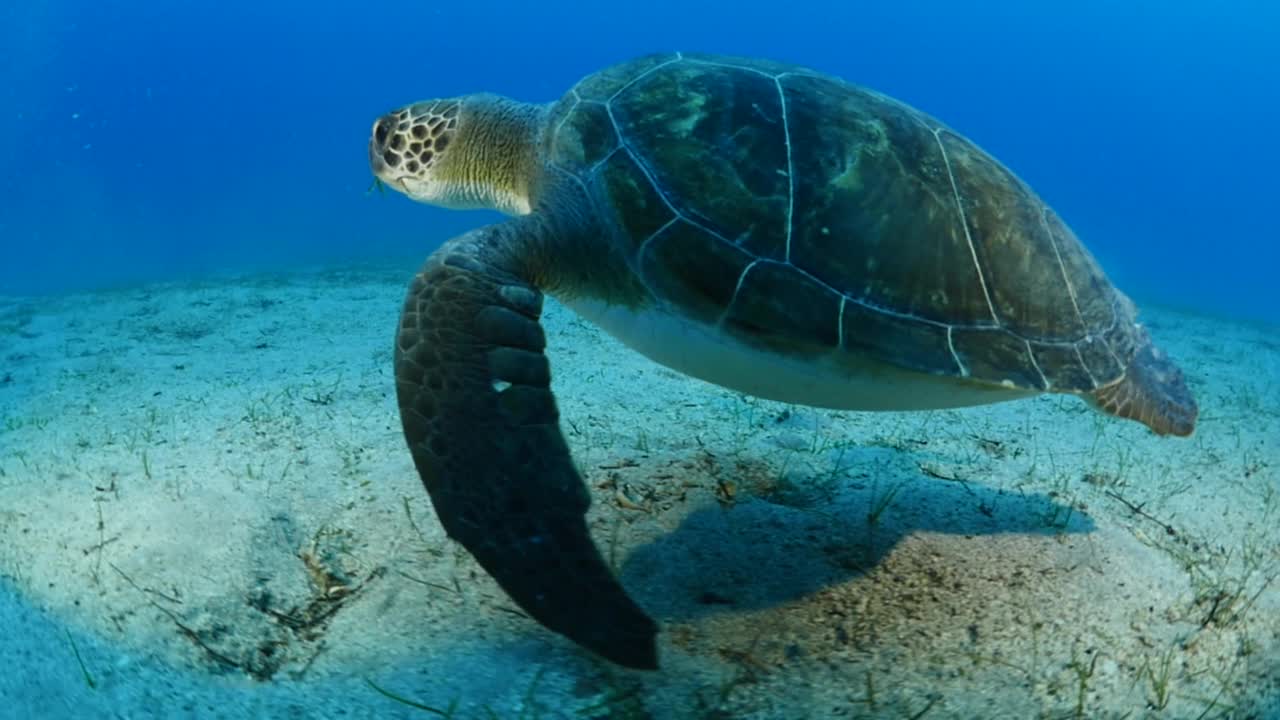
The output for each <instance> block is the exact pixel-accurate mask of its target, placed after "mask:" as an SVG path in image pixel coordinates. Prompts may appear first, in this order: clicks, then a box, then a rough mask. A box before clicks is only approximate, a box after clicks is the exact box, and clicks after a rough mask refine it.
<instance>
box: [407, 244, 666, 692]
mask: <svg viewBox="0 0 1280 720" xmlns="http://www.w3.org/2000/svg"><path fill="white" fill-rule="evenodd" d="M518 227H520V225H519V224H508V225H500V226H490V227H488V228H483V229H480V230H477V231H473V232H471V233H468V234H467V235H464V236H462V237H460V238H457V239H455V240H453V241H451V242H450V243H448V244H447V245H445V246H444V247H442V248H441V249H440V250H438V251H437V252H436V253H435V254H433V255H432V256H431V257H430V258H429V259H428V260H427V263H426V265H425V266H424V267H423V269H422V271H421V272H419V273H418V275H417V276H416V277H415V278H414V281H413V283H412V285H411V286H410V289H409V294H408V297H407V299H406V301H405V306H404V312H403V315H402V317H401V322H400V329H399V334H398V337H397V340H396V359H395V371H396V390H397V396H398V398H399V404H400V415H401V419H402V422H403V424H404V433H405V438H406V439H407V441H408V444H409V448H410V450H411V452H412V454H413V460H414V464H415V465H416V466H417V468H418V473H419V474H420V475H421V477H422V481H423V484H424V485H426V488H427V491H428V493H429V494H430V495H431V500H432V503H433V505H434V506H435V510H436V514H437V516H438V517H439V518H440V522H441V524H442V525H443V526H444V528H445V531H446V532H447V533H448V534H449V536H450V537H451V538H453V539H455V540H457V541H459V542H461V543H462V544H463V546H465V547H466V548H467V550H469V551H470V552H471V554H472V555H473V556H474V557H475V558H476V560H477V561H478V562H479V563H480V565H481V566H483V567H484V569H485V570H486V571H487V572H488V573H489V574H490V575H491V576H492V577H493V578H494V579H495V580H497V582H498V584H499V585H501V586H502V589H503V590H505V591H506V593H507V594H508V595H509V596H510V597H511V598H512V599H513V600H514V601H515V602H516V604H517V605H519V606H520V607H521V608H522V609H523V610H525V611H526V612H528V613H529V614H530V615H531V616H533V618H534V619H536V620H537V621H539V622H541V623H542V624H544V625H546V626H547V627H548V628H550V629H552V630H554V631H556V632H559V633H561V634H563V635H566V636H567V637H569V638H570V639H572V640H574V641H576V642H578V643H579V644H581V645H583V646H585V647H587V648H590V649H591V650H593V651H595V652H597V653H599V654H600V655H603V656H604V657H606V658H608V659H609V660H611V661H613V662H616V663H618V664H621V665H626V666H630V667H636V668H654V667H656V666H657V657H656V650H655V635H656V634H657V626H656V625H655V623H654V622H653V621H652V620H651V619H650V618H649V617H648V616H647V615H645V613H644V612H643V611H642V610H641V609H640V608H639V607H638V606H637V605H636V604H635V603H634V602H633V601H632V600H631V598H630V597H628V596H627V594H626V591H625V590H623V588H622V586H621V585H620V584H619V583H618V581H617V580H616V579H615V578H614V577H613V574H612V573H611V572H610V570H609V567H608V566H607V565H606V564H605V562H604V560H603V558H601V556H600V553H599V551H598V550H597V549H596V547H595V545H594V544H593V543H592V541H591V537H590V535H589V534H588V532H587V525H586V519H585V513H586V510H587V507H588V505H589V504H590V496H589V495H588V493H587V489H586V486H585V485H584V483H583V481H582V478H581V477H580V476H579V475H578V472H577V470H576V469H575V468H574V465H573V461H572V459H571V458H570V455H569V449H568V446H567V445H566V444H565V440H564V437H563V435H562V434H561V432H560V427H559V414H558V411H557V409H556V404H555V398H554V397H553V395H552V393H551V390H550V382H551V378H550V370H549V367H548V363H547V359H546V356H545V355H544V354H543V348H544V346H545V343H546V341H545V337H544V335H543V332H542V327H541V326H540V325H539V323H538V317H539V315H540V313H541V309H542V293H541V292H539V291H538V290H537V289H535V288H534V287H533V286H532V285H530V284H528V283H526V282H524V281H523V280H521V279H519V278H518V277H517V276H516V275H515V274H513V273H510V272H508V271H507V270H505V269H503V268H502V267H501V266H500V264H499V263H498V262H496V261H495V257H496V255H497V252H498V251H496V250H495V248H496V247H498V246H499V243H498V242H497V241H498V240H499V239H501V240H502V241H503V242H502V243H501V245H503V246H506V247H508V248H510V247H513V246H514V247H518V246H519V245H520V239H519V238H513V237H511V233H512V231H513V230H515V229H516V228H518ZM500 235H502V236H504V237H502V238H499V237H498V236H500Z"/></svg>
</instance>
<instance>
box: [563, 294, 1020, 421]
mask: <svg viewBox="0 0 1280 720" xmlns="http://www.w3.org/2000/svg"><path fill="white" fill-rule="evenodd" d="M563 302H564V304H565V305H567V306H568V307H570V308H572V309H573V310H574V311H575V312H577V313H578V314H579V315H581V316H582V317H583V318H584V319H586V320H589V321H591V322H592V323H595V324H596V325H598V326H599V327H601V328H602V329H603V330H605V331H606V332H608V333H609V334H610V335H613V336H614V337H616V338H618V339H619V340H621V341H622V342H623V343H625V344H626V345H628V346H629V347H631V348H633V349H635V350H636V351H638V352H640V353H641V354H643V355H645V356H647V357H649V358H650V359H652V360H654V361H655V362H658V363H661V364H662V365H665V366H667V367H669V368H671V369H673V370H676V371H678V372H681V373H683V374H685V375H689V376H691V377H696V378H699V379H701V380H705V381H707V382H710V383H714V384H716V385H720V386H722V387H726V388H729V389H732V390H737V391H739V392H743V393H747V394H749V395H754V396H756V397H761V398H766V399H769V400H778V401H781V402H786V403H794V404H798V405H809V406H813V407H824V408H833V409H840V410H931V409H942V408H954V407H965V406H971V405H984V404H988V403H993V402H1002V401H1005V400H1015V399H1018V398H1023V397H1029V396H1031V395H1035V394H1036V393H1034V392H1032V391H1026V390H1017V389H1005V388H1001V387H999V386H994V385H987V384H979V383H974V382H963V381H960V380H958V379H956V378H951V377H946V376H934V375H927V374H924V373H918V372H912V371H909V370H903V369H901V368H897V367H894V366H892V365H888V364H885V363H882V362H877V361H874V360H869V359H868V360H862V361H855V362H851V361H850V358H849V356H847V355H846V356H845V357H844V358H842V359H841V361H840V362H837V358H836V356H835V355H834V353H833V354H832V356H830V357H829V358H824V359H820V360H815V361H811V360H808V359H804V358H797V357H791V356H787V355H780V354H777V353H771V352H766V351H762V350H759V349H756V348H753V347H750V346H748V345H746V344H744V343H741V342H738V341H736V340H734V339H733V338H731V337H729V336H728V335H726V334H724V333H721V332H719V331H718V330H717V329H716V328H714V327H711V326H709V325H705V324H702V323H697V322H693V321H691V320H689V319H687V318H685V317H683V316H680V315H675V314H671V313H668V312H661V311H654V310H649V311H642V312H635V311H633V310H631V309H629V308H627V307H624V306H621V305H606V304H605V303H602V302H599V301H595V300H582V299H573V298H566V299H564V301H563Z"/></svg>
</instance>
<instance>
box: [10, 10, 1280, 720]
mask: <svg viewBox="0 0 1280 720" xmlns="http://www.w3.org/2000/svg"><path fill="white" fill-rule="evenodd" d="M1277 38H1280V3H1276V2H1275V1H1274V0H1223V1H1221V2H1215V3H1209V2H1189V1H1186V0H1175V1H1170V0H1166V1H1164V2H1155V1H1147V0H1128V1H1125V0H1077V1H1072V2H1065V1H1063V2H1058V1H1052V2H1040V1H1028V0H1022V1H1018V2H1015V1H1013V0H991V1H987V2H977V1H976V0H973V1H970V2H941V1H939V0H928V1H926V0H881V1H880V2H874V3H870V2H834V1H833V2H815V1H812V0H792V1H791V2H763V1H762V0H751V1H750V2H740V3H729V2H723V1H715V2H702V3H696V2H675V1H673V0H653V1H652V2H644V3H640V2H630V1H628V2H615V3H603V2H601V3H595V2H593V3H587V2H567V1H565V0H547V1H544V2H510V1H505V0H504V1H498V2H474V3H473V2H461V3H438V2H381V3H374V4H357V3H337V2H323V1H321V2H311V3H299V2H276V3H267V2H256V3H249V2H245V1H244V0H231V1H230V2H221V3H191V2H182V1H179V2H137V1H133V2H120V1H115V0H103V1H101V2H93V3H90V2H87V1H83V0H82V1H81V2H70V1H68V0H48V1H41V2H16V1H15V2H4V3H0V184H2V185H0V667H3V668H6V671H5V672H0V720H7V719H8V718H23V719H25V718H63V717H67V718H77V719H78V720H79V719H84V718H112V719H113V720H118V718H130V719H131V720H132V719H135V718H139V719H140V718H164V719H165V720H168V719H170V718H175V717H189V718H236V719H237V720H239V719H240V718H248V717H262V718H278V717H279V718H283V717H289V718H334V717H345V718H370V719H372V718H377V720H385V719H387V718H418V717H430V716H443V717H453V718H457V719H459V720H461V719H463V718H465V719H466V720H472V719H473V718H482V719H483V720H494V718H501V719H502V720H515V719H518V720H552V719H555V720H559V719H560V718H574V719H581V718H590V719H591V720H605V719H608V720H686V719H687V718H697V719H698V720H801V719H804V720H809V719H814V718H826V717H849V718H866V717H869V718H880V717H883V718H905V717H911V718H930V719H935V718H955V719H957V720H971V719H972V718H993V719H995V718H1001V719H1002V718H1014V719H1019V720H1021V719H1024V718H1094V717H1097V718H1104V717H1128V718H1139V717H1141V718H1157V719H1160V720H1181V719H1182V718H1188V719H1190V718H1195V719H1200V718H1221V719H1229V720H1236V719H1239V718H1249V719H1253V720H1271V719H1272V718H1275V719H1278V720H1280V334H1277V332H1276V328H1277V327H1278V326H1280V292H1277V290H1276V287H1277V284H1278V283H1277V268H1280V222H1278V220H1277V218H1280V213H1277V208H1278V207H1280V198H1278V197H1277V195H1278V194H1280V193H1277V191H1278V190H1280V174H1277V173H1278V170H1280V139H1278V138H1280V133H1277V129H1278V128H1280V89H1278V88H1280V82H1278V81H1277V77H1278V75H1280V42H1277ZM664 50H685V51H692V52H711V53H723V54H730V55H741V56H760V57H767V58H770V59H775V60H782V61H788V62H791V63H796V64H799V65H805V66H809V67H812V68H814V69H816V70H819V71H822V72H825V73H829V74H832V75H836V76H840V77H843V78H845V79H847V80H849V81H851V82H854V83H858V84H861V85H865V86H868V87H871V88H874V89H876V90H879V91H882V92H885V93H887V94H889V95H892V96H894V97H896V98H899V99H901V100H903V101H905V102H907V103H909V104H911V105H913V106H915V107H917V108H919V109H921V110H923V111H925V112H927V113H929V114H931V115H933V116H934V117H936V118H938V119H939V120H941V121H942V122H944V123H946V124H948V125H950V126H951V127H952V128H954V129H955V130H956V131H957V132H959V133H961V134H964V135H966V136H967V137H969V138H970V139H972V140H973V141H975V142H976V143H977V144H978V145H980V146H981V147H983V148H984V149H985V150H987V151H989V152H990V153H991V154H993V155H994V156H995V157H996V158H998V159H999V160H1001V161H1002V162H1003V163H1005V164H1006V165H1007V166H1009V167H1010V168H1011V169H1012V170H1014V171H1015V172H1016V173H1017V174H1019V175H1020V176H1021V177H1022V178H1023V179H1025V180H1026V181H1028V182H1029V183H1030V185H1031V186H1032V187H1033V188H1034V189H1035V190H1036V191H1037V192H1038V193H1039V194H1040V195H1041V196H1042V197H1043V198H1044V199H1045V200H1046V201H1047V202H1048V203H1049V204H1050V205H1051V206H1052V207H1053V208H1054V209H1055V210H1057V212H1058V213H1059V214H1060V215H1061V216H1062V217H1063V219H1064V220H1065V221H1066V222H1067V223H1069V224H1070V225H1071V226H1072V228H1073V229H1074V230H1075V231H1076V233H1077V234H1078V235H1079V237H1080V239H1081V240H1082V241H1083V242H1084V244H1085V245H1086V246H1087V247H1088V248H1089V249H1090V250H1091V251H1092V252H1093V253H1094V254H1095V255H1096V256H1098V258H1099V259H1100V260H1101V262H1102V265H1103V267H1104V268H1105V270H1106V271H1107V273H1108V275H1109V276H1110V278H1111V279H1112V280H1113V281H1114V283H1115V284H1116V285H1117V286H1118V287H1119V288H1120V289H1122V290H1123V291H1125V292H1126V293H1128V294H1130V295H1131V296H1132V297H1133V298H1134V299H1135V300H1136V301H1137V303H1138V306H1139V308H1140V319H1141V321H1142V322H1143V323H1144V324H1145V325H1146V326H1147V327H1148V328H1149V329H1150V332H1151V334H1152V336H1153V338H1155V340H1156V342H1157V344H1158V346H1159V347H1160V348H1161V349H1163V350H1166V351H1167V352H1168V354H1169V356H1170V357H1171V358H1173V359H1174V361H1175V362H1176V363H1177V365H1178V366H1179V367H1180V368H1182V370H1183V371H1184V372H1185V375H1186V380H1187V383H1188V386H1189V387H1190V391H1191V393H1192V394H1193V395H1194V397H1195V399H1196V401H1197V403H1198V405H1199V409H1200V414H1199V417H1198V422H1197V426H1196V428H1195V433H1194V434H1193V435H1192V436H1191V437H1190V438H1173V437H1158V436H1156V435H1155V434H1153V433H1151V432H1149V431H1148V430H1147V429H1146V428H1144V427H1142V426H1141V425H1140V424H1139V423H1134V422H1128V421H1124V420H1118V419H1115V418H1111V417H1106V416H1104V415H1102V414H1100V413H1095V412H1093V411H1092V410H1090V408H1089V407H1088V406H1087V404H1086V403H1084V402H1082V401H1081V400H1080V398H1075V397H1070V396H1067V395H1054V394H1048V395H1042V396H1038V397H1035V398H1030V399H1026V400H1020V401H1017V402H1009V403H1000V404H995V405H991V406H985V407H979V408H967V409H957V410H939V411H928V412H901V413H899V412H839V411H830V410H823V409H817V408H809V407H803V406H798V405H784V404H781V403H775V402H769V401H765V400H760V399H757V398H753V397H750V396H747V395H743V394H740V393H737V392H734V391H730V390H727V389H724V388H721V387H717V386H713V385H709V384H706V383H703V382H700V381H697V380H694V379H692V378H690V377H686V376H683V375H679V374H677V373H675V372H672V371H671V370H669V369H667V368H664V367H661V366H658V365H656V364H654V363H653V362H651V361H649V360H648V359H646V358H644V357H642V356H640V355H638V354H637V353H635V352H631V351H628V350H627V349H626V348H625V347H624V346H622V345H621V344H620V343H619V342H618V341H617V340H615V339H614V338H612V337H610V336H608V335H606V334H605V333H604V332H602V331H601V330H600V329H598V328H597V327H595V326H594V325H591V324H590V323H588V322H584V321H583V320H582V319H581V318H580V317H579V316H577V315H575V314H574V313H573V312H572V311H571V310H569V309H568V308H567V307H565V306H564V305H561V304H560V303H558V302H557V301H556V300H555V299H554V298H552V297H548V298H547V301H546V304H545V306H544V312H543V315H542V320H541V321H542V325H543V327H544V328H545V331H546V336H547V339H548V342H547V349H546V354H547V356H548V359H549V361H550V365H551V367H552V368H553V372H554V384H553V388H554V390H555V392H556V402H557V405H558V407H559V410H560V412H561V413H562V415H561V418H562V419H561V430H562V432H563V434H564V436H565V440H566V442H567V443H568V445H569V448H570V450H571V452H572V455H573V459H574V461H575V464H576V466H577V467H578V468H579V470H580V471H581V473H582V475H583V476H584V481H585V485H586V488H587V490H588V491H589V493H590V494H591V496H592V504H591V507H590V509H589V510H588V512H587V514H586V521H587V523H588V527H589V530H590V533H591V535H592V538H593V539H594V541H595V542H596V543H597V545H598V546H599V547H600V548H601V550H602V552H603V553H605V554H607V556H608V562H609V564H610V570H611V571H612V572H614V573H615V574H616V576H617V577H618V579H619V580H620V582H621V583H622V584H623V585H624V587H625V588H626V589H627V592H628V593H629V594H630V595H632V596H633V597H634V598H635V600H636V602H637V603H638V604H639V605H640V606H641V607H642V608H644V610H645V611H646V612H647V613H649V614H651V615H652V616H653V617H654V619H655V620H656V621H657V622H658V624H659V626H660V627H661V632H660V634H659V651H660V652H659V654H660V659H661V669H660V670H659V671H657V672H635V671H627V670H623V669H620V668H619V667H617V666H613V665H611V664H609V663H607V662H605V661H603V660H602V659H600V658H598V657H595V656H593V655H591V654H589V653H587V652H585V651H583V650H582V649H581V648H579V647H577V646H575V645H573V644H572V643H571V642H569V641H568V640H566V639H565V638H564V637H561V636H559V635H557V634H555V633H553V632H550V631H548V630H547V629H546V628H544V627H542V626H540V625H538V624H537V623H535V622H533V621H531V620H530V619H529V618H528V617H527V616H525V615H524V614H523V613H522V612H520V611H519V610H518V609H517V608H516V607H515V606H514V605H513V604H512V602H511V601H510V599H509V598H508V597H507V596H506V595H505V594H504V593H503V592H502V590H501V588H500V587H498V586H497V585H496V583H494V581H493V580H492V579H491V578H490V577H489V576H488V575H487V574H486V573H485V572H484V571H483V570H482V569H481V568H480V567H479V565H478V564H477V563H476V562H475V560H474V559H473V558H472V557H471V556H470V555H469V554H468V553H467V552H466V551H465V550H463V549H462V548H461V546H460V545H458V544H457V543H453V542H450V541H449V539H448V538H447V537H446V536H445V533H444V530H443V528H442V526H441V524H440V523H439V522H438V520H437V519H436V517H435V514H434V513H433V508H432V505H431V502H430V500H429V498H428V497H427V495H426V493H425V492H424V491H423V488H422V483H421V481H420V479H419V476H418V473H417V472H416V470H415V468H414V466H413V464H412V462H411V459H410V456H409V453H408V451H407V449H406V447H405V442H404V437H403V434H402V431H401V424H400V417H399V412H398V409H397V407H396V402H395V380H394V378H393V377H392V375H393V373H392V342H391V340H392V337H393V335H394V330H395V328H396V327H397V322H398V319H399V313H400V309H401V305H402V302H403V298H404V293H405V287H406V284H407V283H408V280H409V279H410V278H411V277H412V274H413V272H414V271H415V270H416V269H417V268H418V267H419V265H420V264H421V262H422V260H423V259H424V258H425V257H426V256H427V255H428V254H430V253H431V251H433V250H434V249H435V248H437V247H438V246H439V245H440V244H441V243H442V242H444V241H446V240H447V239H449V238H451V237H453V236H456V235H458V234H460V233H462V232H464V231H466V230H469V229H471V228H475V227H477V226H479V225H481V224H484V223H487V222H490V221H494V220H497V219H498V218H499V216H498V215H497V214H495V213H492V212H489V211H467V212H458V211H448V210H444V209H439V208H434V207H429V206H426V205H422V204H416V203H413V202H410V201H409V200H407V199H406V198H405V197H403V196H401V195H400V194H398V193H394V192H388V193H385V195H384V194H381V193H379V192H377V191H375V190H374V189H373V188H372V186H371V181H372V177H371V175H370V171H369V167H368V163H367V154H366V142H367V139H368V136H369V133H370V130H371V126H372V123H373V122H374V120H375V119H376V118H378V117H379V116H380V115H382V114H383V113H385V112H387V111H388V110H391V109H393V108H396V107H399V106H402V105H404V104H406V103H408V102H410V101H413V100H417V99H424V98H432V97H441V96H450V95H458V94H465V93H471V92H477V91H489V92H497V93H502V94H506V95H509V96H511V97H514V98H517V99H520V100H526V101H550V100H554V99H556V98H558V97H559V96H560V95H561V94H563V93H564V92H565V91H566V90H567V89H568V88H569V87H571V86H572V85H573V84H574V83H575V82H576V81H578V80H579V79H580V78H581V77H583V76H584V75H587V74H589V73H592V72H594V71H596V70H599V69H601V68H604V67H606V66H608V65H610V64H613V63H618V62H621V61H624V60H626V59H629V58H632V57H634V56H636V55H640V54H646V53H651V52H655V51H664Z"/></svg>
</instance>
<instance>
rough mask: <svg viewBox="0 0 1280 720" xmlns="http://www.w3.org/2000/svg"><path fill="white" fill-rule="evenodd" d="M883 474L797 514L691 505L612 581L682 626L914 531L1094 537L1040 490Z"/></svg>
mask: <svg viewBox="0 0 1280 720" xmlns="http://www.w3.org/2000/svg"><path fill="white" fill-rule="evenodd" d="M884 475H885V477H881V478H878V479H875V478H867V479H866V480H864V481H861V482H856V481H854V482H850V483H849V484H847V485H846V486H844V487H841V488H839V489H838V490H836V492H835V493H834V495H833V497H831V498H830V499H828V500H824V501H822V503H821V504H820V505H817V504H815V505H813V506H809V507H796V506H794V505H790V504H779V503H778V502H776V498H774V497H771V496H764V497H752V498H748V499H745V500H742V501H739V502H735V503H733V504H729V505H725V504H714V503H713V504H709V505H706V506H703V507H700V508H699V509H697V510H695V511H694V512H692V513H690V514H689V515H687V516H686V517H685V518H684V520H683V521H682V522H681V523H680V525H679V526H678V527H677V528H676V529H675V530H673V531H671V532H669V533H667V534H664V535H662V536H659V537H657V538H656V539H654V540H652V541H651V542H649V543H646V544H644V545H641V546H639V547H637V548H636V549H634V550H632V552H631V553H630V555H629V556H628V559H627V560H626V561H625V563H623V565H622V567H621V568H620V574H621V579H622V582H623V584H624V585H626V586H627V587H628V588H631V589H632V592H634V593H635V595H636V598H637V600H639V601H640V602H641V604H642V605H643V606H644V607H645V608H646V609H647V610H648V611H649V612H651V613H652V614H653V615H654V616H655V617H657V618H659V619H661V620H664V621H672V620H681V619H694V618H698V617H703V616H706V615H709V614H714V613H721V612H735V611H743V610H759V609H765V608H770V607H776V606H780V605H783V604H786V603H789V602H793V601H796V600H799V599H802V598H805V597H807V596H810V595H812V594H814V593H816V592H818V591H821V590H823V589H824V588H828V587H832V586H835V585H839V584H841V583H844V582H847V581H849V580H851V579H854V578H857V577H859V576H864V575H868V574H870V573H872V572H873V571H875V570H876V569H877V568H878V567H879V566H880V565H881V563H882V562H883V561H884V560H885V558H886V557H887V556H888V555H889V554H890V553H892V552H893V551H894V549H895V548H896V547H897V546H898V545H899V544H900V543H902V542H903V541H904V540H905V539H907V538H908V537H910V536H912V535H914V534H918V533H928V534H934V535H947V536H962V537H965V538H970V539H971V538H974V537H982V536H996V535H1025V536H1041V537H1052V536H1062V535H1075V534H1085V533H1091V532H1093V531H1094V530H1095V529H1096V525H1095V524H1094V522H1093V520H1092V518H1090V517H1089V516H1088V514H1087V513H1086V512H1085V511H1082V510H1080V509H1078V508H1076V507H1074V506H1073V505H1072V504H1071V503H1070V502H1068V501H1066V500H1062V499H1057V498H1054V497H1050V496H1048V495H1045V494H1041V493H1026V492H1022V491H1016V490H1015V491H1009V490H1002V489H998V488H993V487H987V486H983V485H980V484H976V483H975V482H963V483H962V482H952V481H946V480H939V479H936V478H930V477H927V476H924V475H923V474H922V473H919V472H917V473H916V474H915V477H908V476H905V475H904V474H903V473H902V472H901V471H897V470H895V471H893V472H892V473H884ZM979 479H980V478H979ZM893 488H896V490H895V489H893ZM890 491H892V495H889V496H888V497H889V501H888V502H885V501H884V498H885V497H886V493H888V492H890ZM881 503H884V505H883V507H881ZM877 508H879V512H878V513H876V512H875V511H876V510H877ZM873 513H875V515H874V518H873V517H872V515H873Z"/></svg>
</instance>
